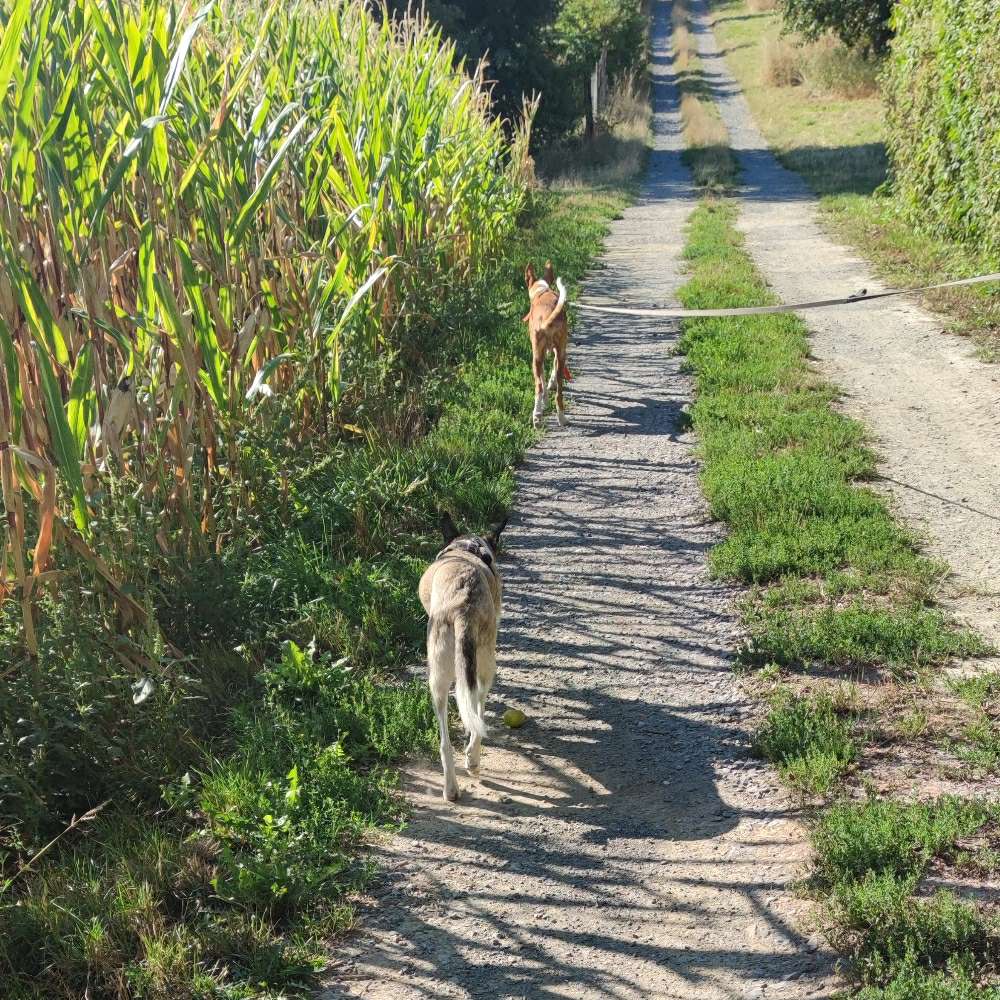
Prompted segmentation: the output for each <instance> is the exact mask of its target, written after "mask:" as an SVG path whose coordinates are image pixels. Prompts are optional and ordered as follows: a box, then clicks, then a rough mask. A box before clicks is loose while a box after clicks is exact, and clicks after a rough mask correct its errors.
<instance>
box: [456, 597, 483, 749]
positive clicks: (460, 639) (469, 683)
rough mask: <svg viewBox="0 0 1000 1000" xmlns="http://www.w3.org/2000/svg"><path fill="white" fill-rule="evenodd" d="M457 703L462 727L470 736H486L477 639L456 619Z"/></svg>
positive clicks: (481, 737) (466, 626)
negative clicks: (480, 695)
mask: <svg viewBox="0 0 1000 1000" xmlns="http://www.w3.org/2000/svg"><path fill="white" fill-rule="evenodd" d="M455 660H456V661H457V662H456V663H455V701H457V702H458V714H459V715H460V716H461V717H462V725H463V726H465V728H466V731H467V732H468V734H469V735H470V736H478V737H479V738H480V739H483V738H484V737H485V736H486V720H485V719H484V718H483V715H482V711H481V709H480V707H479V692H478V688H479V677H478V672H477V670H476V639H475V636H473V634H472V632H471V631H470V630H469V627H468V623H467V622H466V621H465V619H464V618H462V617H461V616H459V617H458V618H456V619H455Z"/></svg>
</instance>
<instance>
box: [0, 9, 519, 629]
mask: <svg viewBox="0 0 1000 1000" xmlns="http://www.w3.org/2000/svg"><path fill="white" fill-rule="evenodd" d="M0 18H2V20H3V28H2V32H0V95H2V96H3V100H2V102H0V145H2V147H3V153H4V155H3V157H2V158H0V359H2V365H0V473H2V485H3V503H4V511H5V529H4V530H5V534H4V539H3V548H2V551H0V600H3V599H17V600H19V601H20V602H21V606H22V613H23V621H24V637H25V641H26V644H27V646H28V648H29V649H33V648H34V643H35V637H34V629H33V618H32V611H31V602H32V593H33V590H34V588H35V586H36V585H37V584H38V583H39V581H42V582H43V583H44V582H46V581H47V580H48V581H51V580H52V579H54V578H53V577H52V576H51V575H50V576H46V574H47V573H50V565H51V564H52V562H53V558H54V555H53V553H54V549H55V548H57V547H59V544H60V540H61V539H70V538H72V539H73V540H74V544H73V545H72V546H70V547H72V548H73V550H74V551H75V552H76V553H77V555H81V554H84V553H90V555H89V556H87V560H88V561H90V562H91V563H92V565H93V566H94V568H95V570H98V571H100V573H101V575H102V576H103V577H104V578H105V579H106V580H107V581H110V583H109V585H110V586H111V590H112V593H115V592H116V591H117V592H118V593H120V588H116V586H115V585H114V583H113V573H115V574H116V573H121V574H124V575H127V574H128V573H129V569H130V567H129V558H130V556H131V557H132V558H136V559H137V558H139V555H138V551H137V550H136V549H135V547H134V544H133V543H130V541H129V540H128V539H127V538H126V539H121V538H113V537H112V532H111V530H110V528H109V527H108V525H109V518H108V517H107V509H106V508H107V507H108V505H109V504H111V503H112V502H113V498H114V497H116V496H121V495H123V494H124V493H128V494H129V495H131V496H136V497H139V498H140V502H141V508H142V512H143V520H144V522H146V523H147V525H148V526H150V530H151V531H153V533H154V534H155V538H156V539H157V541H158V543H159V546H160V548H161V549H162V550H163V552H164V553H165V554H168V555H171V556H176V555H182V556H187V555H190V554H194V553H197V552H199V551H203V550H205V549H207V547H209V546H211V545H213V544H217V543H218V537H217V536H218V531H219V529H218V523H217V522H218V519H219V514H220V503H221V501H220V499H219V497H220V495H221V493H222V491H223V490H224V488H226V487H228V486H232V485H233V484H237V486H239V484H241V483H242V482H243V471H244V470H243V457H242V452H241V448H240V444H239V442H240V440H241V435H242V434H244V432H246V431H247V430H248V429H255V430H258V431H265V430H267V429H268V428H278V427H279V426H280V428H281V429H282V430H281V433H283V434H285V435H286V437H287V439H288V441H289V443H291V444H293V445H294V444H295V443H296V442H303V441H306V440H315V438H316V437H317V436H319V435H328V436H336V435H337V434H338V433H339V429H340V427H341V425H342V424H343V422H344V421H345V419H346V417H345V414H348V413H349V412H350V408H351V407H352V406H353V405H355V404H356V403H357V401H358V400H359V399H360V398H361V397H362V396H363V395H364V393H365V391H366V389H365V386H364V384H363V382H362V380H361V379H360V378H359V377H358V374H357V373H358V372H359V371H360V370H361V367H362V362H363V361H364V359H366V358H370V357H377V356H379V355H381V354H389V355H391V354H393V353H394V352H397V351H398V350H399V349H400V348H401V347H403V346H405V345H401V344H400V343H398V338H399V336H400V332H399V331H401V330H403V329H405V327H406V324H405V323H404V322H403V320H404V319H405V318H406V316H407V315H408V313H410V312H414V311H415V312H416V313H419V312H420V310H421V309H423V308H424V307H425V305H426V302H425V300H426V298H427V297H428V296H438V297H442V296H444V295H445V294H447V292H448V290H450V289H451V288H453V287H454V286H455V284H456V283H457V282H458V281H460V279H461V278H462V277H463V276H465V275H467V274H468V273H469V272H470V271H472V270H473V269H475V268H476V267H477V266H478V265H479V263H480V262H481V261H482V260H483V258H484V256H485V255H487V254H490V253H492V252H493V251H494V250H495V249H496V247H497V246H498V245H499V244H500V242H501V241H502V240H503V238H504V236H505V235H506V234H507V233H508V232H509V229H510V226H511V224H512V220H513V217H514V216H515V215H516V212H517V210H518V208H519V207H520V205H521V202H522V198H523V184H522V183H521V180H520V178H519V177H518V176H516V172H515V171H514V170H512V169H510V168H509V164H508V159H509V158H508V148H507V144H506V141H505V139H504V134H503V130H502V127H501V123H499V122H498V121H496V120H495V119H493V118H492V117H491V115H490V109H489V93H488V89H487V87H486V85H485V84H484V81H483V78H482V74H481V73H480V72H476V73H473V74H472V75H471V76H469V75H467V74H466V73H464V72H463V71H462V69H461V68H456V65H455V59H454V52H453V50H452V48H451V47H450V45H448V44H446V43H444V42H443V41H442V39H441V37H440V36H439V34H438V33H437V32H436V31H435V30H434V29H432V28H431V27H429V26H428V25H427V24H426V23H423V22H421V21H420V20H416V19H414V20H410V21H407V22H405V23H403V24H402V25H399V24H394V23H393V22H392V21H391V20H390V19H388V18H384V19H382V20H381V22H378V21H376V20H375V19H373V18H372V17H371V16H369V14H368V13H367V12H366V10H365V8H364V5H363V4H362V3H360V2H354V0H340V2H337V0H334V2H332V3H329V2H328V3H321V2H319V0H316V2H311V0H306V2H301V3H298V4H293V5H292V6H291V7H289V6H286V5H284V4H281V5H279V4H278V3H277V2H273V3H271V5H270V6H268V7H266V8H265V7H260V8H256V7H253V6H251V5H247V4H245V3H239V4H236V3H228V2H217V3H210V4H208V5H207V6H204V7H202V8H200V9H197V10H195V9H193V8H190V7H181V8H178V7H176V6H174V5H171V4H167V3H165V2H163V0H0ZM523 142H524V139H523V137H522V143H523ZM525 149H526V147H525ZM525 155H526V153H525ZM279 417H280V421H279ZM230 493H232V491H231V490H230ZM59 525H62V527H61V528H58V530H56V529H57V527H58V526H59ZM66 547H67V546H65V545H63V548H66ZM109 567H110V568H109ZM112 571H113V572H112Z"/></svg>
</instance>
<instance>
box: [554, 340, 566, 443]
mask: <svg viewBox="0 0 1000 1000" xmlns="http://www.w3.org/2000/svg"><path fill="white" fill-rule="evenodd" d="M565 370H566V345H565V344H564V345H563V346H562V347H559V346H557V347H556V363H555V364H554V365H553V366H552V374H553V376H554V377H555V380H556V418H557V419H558V421H559V426H560V427H565V426H566V411H565V410H564V409H563V381H564V374H563V373H564V372H565Z"/></svg>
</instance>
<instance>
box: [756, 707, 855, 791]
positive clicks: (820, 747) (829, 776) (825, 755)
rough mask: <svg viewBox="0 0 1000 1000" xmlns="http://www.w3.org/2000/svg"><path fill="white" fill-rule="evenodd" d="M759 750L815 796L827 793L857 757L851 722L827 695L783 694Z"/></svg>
mask: <svg viewBox="0 0 1000 1000" xmlns="http://www.w3.org/2000/svg"><path fill="white" fill-rule="evenodd" d="M754 748H755V750H756V751H757V752H758V753H759V754H761V755H762V756H764V757H766V758H767V759H768V760H771V761H773V762H774V763H775V764H777V765H778V769H779V770H780V772H781V774H782V775H783V777H784V778H785V780H786V781H788V783H789V784H791V785H793V786H794V787H795V788H798V789H800V790H801V791H803V792H807V793H809V794H811V795H823V794H825V793H826V792H828V791H829V790H830V788H831V787H832V786H833V784H834V783H835V782H836V780H837V779H838V778H839V777H840V776H841V775H842V774H843V773H844V772H845V771H846V770H847V769H848V768H849V767H850V766H851V764H852V763H853V761H854V759H855V757H856V756H857V747H856V746H855V743H854V740H853V739H852V737H851V725H850V721H849V720H847V719H845V718H842V717H841V716H839V715H838V714H837V712H836V711H835V710H834V705H833V701H832V700H831V699H830V697H829V696H828V695H823V694H821V695H818V696H816V697H812V698H809V697H797V696H795V695H792V694H790V693H788V692H782V693H780V694H779V695H778V697H777V698H776V699H775V701H774V703H773V704H772V706H771V710H770V712H769V713H768V716H767V719H766V720H765V721H764V724H763V726H762V727H761V729H760V731H759V732H758V733H757V735H756V737H755V739H754Z"/></svg>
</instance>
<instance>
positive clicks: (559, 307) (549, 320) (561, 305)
mask: <svg viewBox="0 0 1000 1000" xmlns="http://www.w3.org/2000/svg"><path fill="white" fill-rule="evenodd" d="M556 288H558V289H559V301H558V302H557V303H556V307H555V309H553V310H552V312H550V313H549V314H548V316H546V317H545V319H544V320H543V321H542V324H541V326H540V327H539V329H540V330H547V329H548V328H549V327H550V326H551V325H552V324H553V323H554V322H555V321H556V319H557V318H558V317H559V315H560V314H561V313H562V311H563V309H565V308H566V286H565V285H564V284H563V280H562V278H556Z"/></svg>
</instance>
